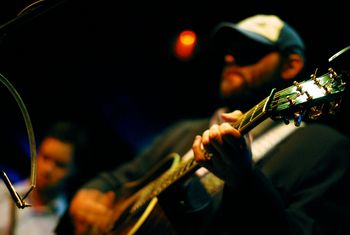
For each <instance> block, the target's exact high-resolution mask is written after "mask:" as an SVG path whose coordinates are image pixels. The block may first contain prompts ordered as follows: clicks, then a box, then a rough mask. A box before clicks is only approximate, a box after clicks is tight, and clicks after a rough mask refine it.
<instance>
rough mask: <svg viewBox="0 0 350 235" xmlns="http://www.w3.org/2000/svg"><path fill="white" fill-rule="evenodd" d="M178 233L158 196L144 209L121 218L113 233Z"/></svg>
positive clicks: (155, 234) (170, 234)
mask: <svg viewBox="0 0 350 235" xmlns="http://www.w3.org/2000/svg"><path fill="white" fill-rule="evenodd" d="M132 234H140V235H142V234H154V235H162V234H169V235H175V234H177V232H176V230H175V229H174V227H173V226H172V224H171V222H170V220H169V218H168V217H167V216H166V214H165V212H164V211H163V209H162V208H161V206H160V204H159V202H158V198H153V199H152V200H151V201H150V202H149V203H148V205H146V206H145V208H144V210H142V211H140V212H139V213H136V214H133V215H131V216H128V217H127V218H125V219H124V220H119V221H118V223H117V224H116V229H114V230H113V232H112V233H111V235H132Z"/></svg>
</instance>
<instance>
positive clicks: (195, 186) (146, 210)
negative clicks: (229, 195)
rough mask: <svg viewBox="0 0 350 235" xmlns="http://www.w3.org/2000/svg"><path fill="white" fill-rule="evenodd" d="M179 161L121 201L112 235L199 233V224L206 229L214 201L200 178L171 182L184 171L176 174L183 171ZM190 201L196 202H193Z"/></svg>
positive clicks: (175, 159)
mask: <svg viewBox="0 0 350 235" xmlns="http://www.w3.org/2000/svg"><path fill="white" fill-rule="evenodd" d="M178 160H179V159H177V158H175V157H174V158H173V162H172V166H171V167H170V169H168V170H167V171H165V172H164V173H163V174H162V175H161V176H160V177H158V178H157V179H156V180H154V181H151V182H150V183H148V184H147V185H145V186H144V187H142V188H141V189H139V190H137V191H136V193H133V194H132V193H131V196H130V194H127V195H126V197H125V199H122V200H119V201H118V202H117V204H116V205H115V206H114V208H115V214H114V218H115V221H116V223H115V224H114V229H113V230H112V233H110V234H112V235H132V234H155V235H157V234H170V235H172V234H199V230H200V229H197V228H195V225H200V227H201V228H204V227H205V226H204V225H203V223H202V222H203V218H208V217H209V216H208V215H209V214H210V213H211V201H212V198H211V197H210V196H209V194H208V193H207V192H206V191H205V188H204V187H203V186H202V184H201V183H200V179H199V178H198V177H183V178H181V180H177V181H176V182H173V181H171V179H174V178H176V179H178V177H179V176H178V174H176V173H179V172H183V171H178V172H177V171H175V172H174V171H173V169H182V168H181V167H180V166H181V164H182V163H183V162H179V161H178ZM193 170H194V169H193ZM156 172H159V169H157V171H156ZM188 176H190V175H188ZM169 177H170V178H169ZM167 186H169V187H167ZM163 189H164V191H163ZM191 189H192V190H191ZM191 191H192V192H196V195H195V197H194V195H188V192H191ZM128 195H129V196H128ZM152 195H155V196H152ZM188 198H196V200H191V202H189V201H188ZM195 220H197V221H198V223H197V221H195ZM194 222H195V224H194ZM189 227H190V228H189ZM191 229H193V231H191Z"/></svg>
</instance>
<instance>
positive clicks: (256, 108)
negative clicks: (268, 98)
mask: <svg viewBox="0 0 350 235" xmlns="http://www.w3.org/2000/svg"><path fill="white" fill-rule="evenodd" d="M258 108H259V105H258V104H257V105H255V108H254V110H253V114H252V116H251V117H250V120H249V121H252V120H253V118H254V114H255V112H256V111H257V110H258Z"/></svg>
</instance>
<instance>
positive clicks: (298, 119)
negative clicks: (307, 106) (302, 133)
mask: <svg viewBox="0 0 350 235" xmlns="http://www.w3.org/2000/svg"><path fill="white" fill-rule="evenodd" d="M302 119H303V114H302V113H301V112H297V113H294V125H295V126H300V124H301V121H302Z"/></svg>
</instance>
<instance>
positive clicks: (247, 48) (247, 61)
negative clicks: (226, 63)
mask: <svg viewBox="0 0 350 235" xmlns="http://www.w3.org/2000/svg"><path fill="white" fill-rule="evenodd" d="M228 48H229V50H226V53H225V54H230V55H232V56H233V57H234V59H235V63H236V64H237V65H239V66H245V65H252V64H256V63H257V62H258V61H259V60H261V59H262V58H263V57H264V56H266V55H267V54H269V53H271V52H273V51H277V48H275V47H273V46H266V45H262V44H258V43H241V44H237V43H232V44H231V45H230V46H229V47H228Z"/></svg>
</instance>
